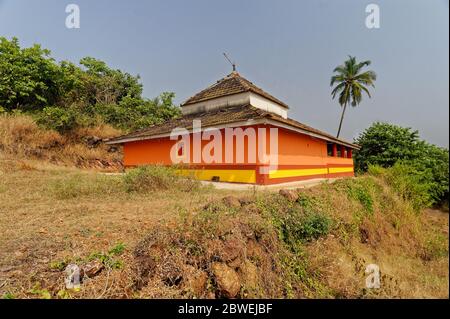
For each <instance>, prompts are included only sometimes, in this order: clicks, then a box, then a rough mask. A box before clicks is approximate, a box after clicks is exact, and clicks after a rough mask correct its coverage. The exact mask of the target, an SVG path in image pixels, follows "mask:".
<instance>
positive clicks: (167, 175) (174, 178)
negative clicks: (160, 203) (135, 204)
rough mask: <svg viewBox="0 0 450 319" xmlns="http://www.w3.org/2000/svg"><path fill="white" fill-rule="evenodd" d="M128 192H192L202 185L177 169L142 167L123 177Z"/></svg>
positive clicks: (130, 171)
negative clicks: (171, 190)
mask: <svg viewBox="0 0 450 319" xmlns="http://www.w3.org/2000/svg"><path fill="white" fill-rule="evenodd" d="M123 181H124V184H125V189H126V191H127V192H141V193H142V192H143V193H145V192H152V191H156V190H168V189H171V188H175V189H178V190H181V191H192V190H195V189H197V188H198V187H199V185H200V183H199V182H198V181H196V180H194V179H192V178H189V177H182V176H179V175H178V174H177V170H176V168H175V167H165V166H162V165H154V166H141V167H138V168H135V169H132V170H129V171H128V172H127V173H126V174H125V175H124V177H123Z"/></svg>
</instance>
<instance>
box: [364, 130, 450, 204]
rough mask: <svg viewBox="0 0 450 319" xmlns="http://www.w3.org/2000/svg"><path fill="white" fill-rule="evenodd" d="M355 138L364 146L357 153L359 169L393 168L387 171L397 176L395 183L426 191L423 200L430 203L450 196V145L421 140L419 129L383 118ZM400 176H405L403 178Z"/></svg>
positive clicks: (414, 189) (415, 190)
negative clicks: (449, 149)
mask: <svg viewBox="0 0 450 319" xmlns="http://www.w3.org/2000/svg"><path fill="white" fill-rule="evenodd" d="M355 142H356V143H357V144H359V145H360V146H361V150H359V151H358V152H357V153H356V154H355V167H356V170H357V171H358V172H365V171H367V170H368V168H369V166H372V165H374V166H380V167H382V168H390V172H388V173H386V174H387V175H388V176H390V177H391V180H393V179H394V177H397V179H396V182H395V183H399V184H398V185H401V186H398V185H397V186H398V187H404V188H406V189H407V190H408V191H411V192H416V193H420V192H422V193H423V194H426V195H425V196H426V198H423V199H422V200H421V202H423V203H424V204H426V205H430V204H432V203H436V202H440V201H442V200H445V199H447V198H448V191H449V175H448V174H449V153H448V150H447V149H443V148H440V147H438V146H435V145H432V144H429V143H427V142H425V141H422V140H420V138H419V134H418V132H417V131H412V130H411V129H410V128H405V127H401V126H397V125H392V124H389V123H379V122H377V123H374V124H373V125H372V126H371V127H369V128H368V129H366V130H365V131H364V132H363V133H362V134H361V135H360V136H359V137H358V138H357V139H356V141H355ZM400 176H401V177H402V178H404V179H405V180H402V181H400V180H399V177H400ZM394 186H396V185H394ZM419 189H420V190H419ZM407 197H408V196H407ZM426 205H425V206H426Z"/></svg>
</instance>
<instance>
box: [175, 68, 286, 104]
mask: <svg viewBox="0 0 450 319" xmlns="http://www.w3.org/2000/svg"><path fill="white" fill-rule="evenodd" d="M243 92H253V93H256V94H259V95H261V96H263V97H265V98H266V99H268V100H271V101H272V102H275V103H277V104H280V105H281V106H283V107H285V108H289V107H288V106H287V105H286V104H285V103H283V102H282V101H280V100H278V99H277V98H276V97H273V96H272V95H270V94H269V93H267V92H265V91H264V90H262V89H260V88H259V87H257V86H256V85H254V84H253V83H252V82H250V81H249V80H247V79H245V78H243V77H242V76H241V75H240V74H239V73H237V72H236V71H233V72H231V73H230V74H229V75H227V76H226V77H224V78H222V79H221V80H219V81H217V83H215V84H213V85H211V86H210V87H208V88H206V89H204V90H203V91H201V92H199V93H197V94H195V95H194V96H192V97H190V98H189V99H187V100H186V101H185V102H184V103H183V104H182V105H181V106H184V105H189V104H193V103H197V102H202V101H206V100H210V99H214V98H218V97H221V96H227V95H232V94H238V93H243Z"/></svg>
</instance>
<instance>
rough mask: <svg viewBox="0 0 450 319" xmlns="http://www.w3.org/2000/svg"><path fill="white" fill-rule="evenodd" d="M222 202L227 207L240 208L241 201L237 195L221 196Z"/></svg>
mask: <svg viewBox="0 0 450 319" xmlns="http://www.w3.org/2000/svg"><path fill="white" fill-rule="evenodd" d="M222 201H223V203H224V204H225V205H226V206H227V207H229V208H240V207H241V202H240V201H239V199H238V198H237V197H234V196H227V197H224V198H222Z"/></svg>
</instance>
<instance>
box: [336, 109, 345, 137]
mask: <svg viewBox="0 0 450 319" xmlns="http://www.w3.org/2000/svg"><path fill="white" fill-rule="evenodd" d="M346 108H347V103H345V104H344V109H343V110H342V114H341V121H340V122H339V129H338V132H337V136H336V138H339V135H340V134H341V128H342V121H343V120H344V114H345V109H346Z"/></svg>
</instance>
